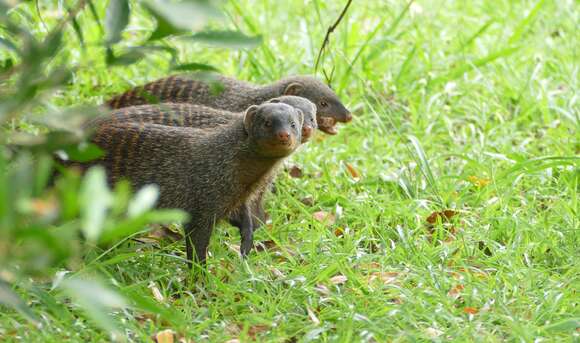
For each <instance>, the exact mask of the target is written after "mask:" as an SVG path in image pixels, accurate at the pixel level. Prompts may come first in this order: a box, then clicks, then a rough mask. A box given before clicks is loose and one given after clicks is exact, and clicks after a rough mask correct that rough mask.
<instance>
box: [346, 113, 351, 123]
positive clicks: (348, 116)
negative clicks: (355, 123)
mask: <svg viewBox="0 0 580 343" xmlns="http://www.w3.org/2000/svg"><path fill="white" fill-rule="evenodd" d="M344 120H345V123H348V122H349V121H351V120H352V114H351V113H350V112H348V113H347V114H346V115H345V116H344Z"/></svg>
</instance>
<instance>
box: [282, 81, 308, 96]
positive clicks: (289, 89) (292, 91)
mask: <svg viewBox="0 0 580 343" xmlns="http://www.w3.org/2000/svg"><path fill="white" fill-rule="evenodd" d="M303 89H304V87H303V86H302V85H301V84H300V83H298V82H292V83H291V84H289V85H288V86H286V89H285V90H284V95H298V94H300V93H301V92H302V90H303Z"/></svg>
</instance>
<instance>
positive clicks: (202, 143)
mask: <svg viewBox="0 0 580 343" xmlns="http://www.w3.org/2000/svg"><path fill="white" fill-rule="evenodd" d="M183 106H185V105H177V104H164V105H159V106H158V105H145V106H140V107H141V108H142V109H147V111H149V112H154V111H159V112H163V113H170V114H171V115H170V116H169V117H171V118H176V117H177V118H179V117H180V113H182V112H183V108H184V107H183ZM183 118H185V117H183ZM303 120H304V117H303V114H302V112H301V111H298V110H296V109H295V108H293V107H292V106H290V105H287V104H283V103H265V104H262V105H252V106H250V107H249V108H248V109H247V110H246V111H245V114H244V116H243V117H241V116H238V117H236V118H233V119H232V120H230V121H228V123H225V124H224V125H219V126H216V127H215V128H213V129H212V130H207V129H197V128H192V127H182V126H180V127H175V126H167V125H160V124H151V123H144V122H136V121H132V120H130V119H129V120H127V119H126V118H125V112H124V111H116V112H115V111H114V112H113V113H112V114H111V115H110V116H109V117H107V118H99V119H98V120H95V121H94V122H93V123H92V125H94V126H93V128H94V129H95V135H94V137H93V139H92V141H93V142H94V143H95V144H96V145H98V146H99V147H100V148H101V149H103V150H104V151H105V152H106V154H105V156H103V157H101V158H100V159H99V160H96V161H92V162H91V164H101V165H103V166H104V167H105V168H106V169H107V171H108V176H109V182H110V183H114V182H116V181H118V180H119V179H121V178H127V179H128V180H129V181H130V182H131V183H132V185H133V187H135V188H139V187H142V186H144V185H146V184H157V185H158V186H159V190H160V194H159V199H158V203H157V206H158V207H160V208H179V209H183V210H185V211H186V212H188V213H189V214H190V217H191V218H190V221H189V223H187V224H186V225H185V237H186V252H187V258H188V260H189V261H190V262H189V265H190V267H191V265H192V264H191V261H192V260H193V250H194V247H195V253H196V260H197V261H198V262H199V263H201V264H204V263H205V260H206V251H207V247H208V244H209V240H210V237H211V233H212V230H213V226H214V223H215V222H217V221H218V220H220V219H221V218H225V217H227V216H228V215H229V214H230V213H231V212H232V211H234V210H236V209H238V208H240V207H241V206H244V207H245V208H244V210H245V211H248V208H247V206H245V205H244V204H245V203H248V202H249V201H250V200H251V199H252V197H254V196H255V194H256V192H257V191H259V190H260V189H262V188H263V187H264V185H265V184H266V183H267V182H268V180H269V179H270V178H271V177H272V173H274V172H275V171H276V170H277V168H276V167H277V166H278V164H279V163H280V162H281V161H282V160H283V159H284V158H285V157H287V156H289V155H290V154H291V153H292V152H294V151H295V150H296V148H297V147H298V146H299V143H300V140H301V136H300V135H301V132H300V127H301V125H302V123H303ZM246 218H247V219H248V220H251V216H250V215H247V216H246ZM250 226H251V223H250ZM246 234H247V235H249V237H242V245H248V244H249V245H250V246H251V241H252V236H251V235H252V231H251V230H250V231H248V232H246ZM248 250H249V249H248Z"/></svg>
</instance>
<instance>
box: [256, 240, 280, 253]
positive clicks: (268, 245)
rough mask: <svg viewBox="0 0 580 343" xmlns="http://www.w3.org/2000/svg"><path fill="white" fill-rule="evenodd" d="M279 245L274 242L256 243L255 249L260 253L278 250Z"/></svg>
mask: <svg viewBox="0 0 580 343" xmlns="http://www.w3.org/2000/svg"><path fill="white" fill-rule="evenodd" d="M277 248H278V245H277V244H276V242H274V241H273V240H271V239H269V240H267V241H261V242H256V243H254V249H256V251H258V252H262V251H268V250H274V249H277Z"/></svg>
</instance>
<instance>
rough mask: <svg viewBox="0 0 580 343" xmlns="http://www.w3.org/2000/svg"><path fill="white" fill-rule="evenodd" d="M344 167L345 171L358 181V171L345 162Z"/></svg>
mask: <svg viewBox="0 0 580 343" xmlns="http://www.w3.org/2000/svg"><path fill="white" fill-rule="evenodd" d="M344 165H345V166H346V170H348V173H349V174H350V176H351V177H352V178H353V179H357V180H358V179H360V173H359V172H358V170H356V168H355V167H353V166H352V164H350V163H348V162H345V163H344Z"/></svg>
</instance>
